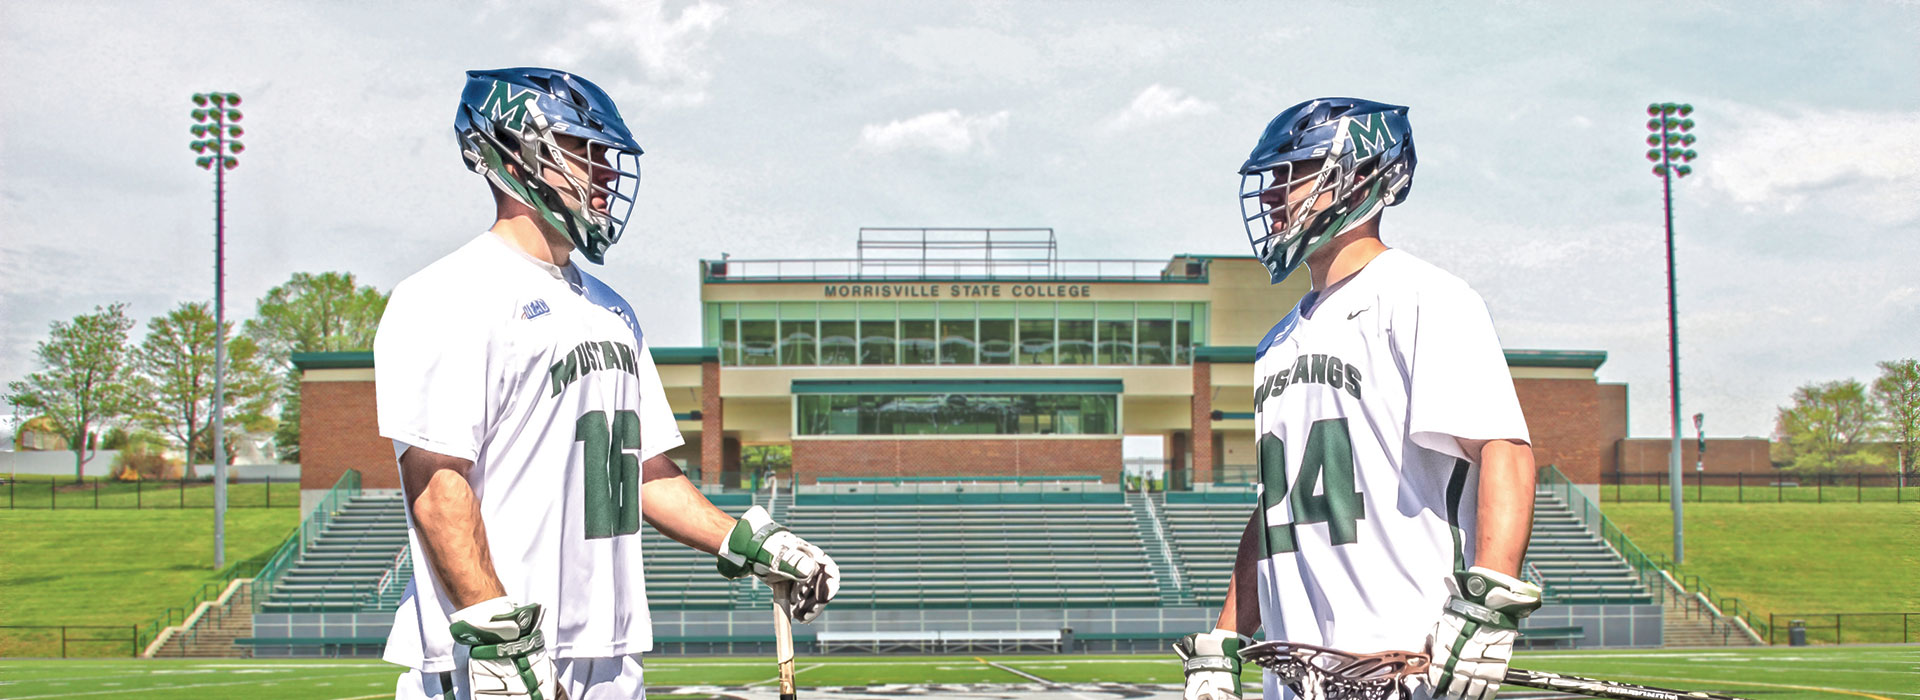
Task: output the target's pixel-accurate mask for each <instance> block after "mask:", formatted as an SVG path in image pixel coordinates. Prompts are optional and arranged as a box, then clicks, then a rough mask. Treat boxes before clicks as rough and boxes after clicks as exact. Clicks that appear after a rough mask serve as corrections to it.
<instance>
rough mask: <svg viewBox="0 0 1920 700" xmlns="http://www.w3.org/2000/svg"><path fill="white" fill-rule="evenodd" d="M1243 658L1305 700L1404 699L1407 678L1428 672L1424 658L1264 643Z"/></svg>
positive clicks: (1411, 654)
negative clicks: (1278, 678)
mask: <svg viewBox="0 0 1920 700" xmlns="http://www.w3.org/2000/svg"><path fill="white" fill-rule="evenodd" d="M1240 659H1241V660H1242V661H1245V662H1248V663H1252V664H1255V665H1258V666H1259V667H1261V668H1263V669H1266V670H1269V671H1272V672H1274V675H1277V676H1279V677H1280V682H1281V683H1282V684H1284V685H1286V686H1287V687H1288V688H1292V689H1293V692H1294V694H1295V695H1298V696H1299V697H1300V698H1302V700H1406V698H1407V697H1408V695H1409V692H1408V690H1407V684H1406V682H1405V680H1404V679H1405V678H1406V677H1408V676H1414V677H1418V676H1419V675H1421V674H1424V673H1426V672H1427V656H1426V655H1425V654H1418V653H1414V652H1408V651H1383V652H1379V653H1374V654H1357V653H1354V652H1348V651H1340V650H1338V649H1328V648H1326V647H1322V646H1315V645H1312V644H1303V643H1300V642H1285V641H1273V642H1261V643H1259V644H1255V645H1253V646H1249V647H1247V648H1245V649H1241V650H1240Z"/></svg>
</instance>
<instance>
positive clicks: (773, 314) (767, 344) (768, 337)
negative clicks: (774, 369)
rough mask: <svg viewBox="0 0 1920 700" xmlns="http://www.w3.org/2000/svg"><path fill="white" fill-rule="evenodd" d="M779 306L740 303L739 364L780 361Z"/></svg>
mask: <svg viewBox="0 0 1920 700" xmlns="http://www.w3.org/2000/svg"><path fill="white" fill-rule="evenodd" d="M778 317H779V307H778V306H775V305H774V304H772V303H766V302H744V303H742V304H740V364H743V365H747V366H750V367H751V366H759V365H776V364H779V363H780V357H779V355H777V354H775V350H777V349H778V348H779V338H780V329H779V322H778V321H776V320H775V319H776V318H778Z"/></svg>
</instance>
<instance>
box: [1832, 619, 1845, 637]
mask: <svg viewBox="0 0 1920 700" xmlns="http://www.w3.org/2000/svg"><path fill="white" fill-rule="evenodd" d="M1845 617H1846V616H1845V615H1835V616H1833V643H1834V644H1840V643H1841V641H1840V640H1842V639H1845V637H1843V636H1841V634H1840V623H1841V622H1844V620H1843V619H1842V618H1845Z"/></svg>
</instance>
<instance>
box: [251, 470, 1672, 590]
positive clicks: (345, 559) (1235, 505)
mask: <svg viewBox="0 0 1920 700" xmlns="http://www.w3.org/2000/svg"><path fill="white" fill-rule="evenodd" d="M936 491H937V489H936ZM730 495H731V496H734V499H735V500H738V501H740V503H744V502H745V501H744V498H745V497H744V496H741V495H738V494H730ZM1116 495H1117V494H1116ZM1207 497H1211V498H1212V499H1213V500H1207V501H1200V502H1195V495H1194V494H1184V495H1183V496H1180V497H1176V500H1174V501H1173V502H1165V500H1166V496H1165V494H1153V495H1152V498H1153V499H1154V503H1155V504H1156V505H1155V508H1156V509H1157V512H1158V515H1159V518H1160V520H1161V521H1162V523H1163V524H1164V526H1165V528H1166V534H1167V537H1168V545H1169V547H1168V548H1169V549H1170V553H1171V555H1172V558H1173V562H1174V565H1175V566H1177V567H1178V569H1179V571H1180V573H1181V574H1182V576H1181V577H1180V582H1181V583H1182V584H1184V587H1185V588H1186V590H1187V591H1188V592H1190V594H1191V596H1192V597H1191V598H1190V599H1189V600H1192V601H1194V602H1195V603H1197V604H1199V605H1206V606H1211V605H1218V604H1219V603H1220V602H1221V601H1222V600H1223V599H1224V598H1225V597H1226V588H1227V582H1228V572H1229V571H1230V569H1231V568H1232V565H1233V556H1234V548H1235V545H1236V543H1237V542H1238V541H1239V538H1240V533H1241V531H1242V529H1243V528H1244V527H1245V526H1246V519H1247V517H1248V515H1249V514H1250V513H1251V509H1252V507H1253V504H1252V502H1251V493H1250V492H1245V493H1235V492H1231V491H1228V492H1215V493H1213V494H1210V496H1209V495H1201V498H1207ZM762 498H764V496H762ZM908 500H912V499H908ZM927 500H929V501H931V502H922V503H900V502H880V503H861V504H858V505H846V504H837V503H832V502H818V501H816V502H813V503H811V504H808V503H803V504H800V505H795V504H794V499H793V497H792V494H791V493H783V494H782V497H781V498H780V500H779V502H778V503H776V504H774V508H773V510H774V514H775V517H776V519H778V520H780V521H782V522H784V523H786V524H787V525H788V526H790V527H791V528H792V529H793V530H794V531H795V532H797V533H800V534H802V535H803V536H805V537H806V538H807V539H809V540H811V541H813V542H815V543H817V544H819V545H820V546H821V547H822V548H823V549H825V550H826V551H828V552H831V553H832V554H833V555H834V558H835V560H836V561H837V562H838V563H839V565H840V568H841V570H842V572H843V573H844V574H845V576H846V579H847V580H848V581H849V582H851V583H850V584H849V585H848V586H847V587H846V588H844V589H842V591H841V594H840V597H839V598H838V599H837V600H836V601H835V605H836V606H837V607H841V608H849V607H862V608H942V607H968V608H1023V607H1089V606H1093V607H1154V606H1161V605H1167V604H1169V602H1168V601H1169V598H1170V595H1169V590H1173V591H1176V592H1177V591H1179V589H1180V588H1181V587H1178V586H1174V585H1173V584H1172V583H1170V582H1169V581H1167V580H1166V579H1167V578H1168V575H1167V572H1166V571H1164V570H1163V569H1164V567H1163V566H1162V567H1156V566H1154V564H1155V562H1157V561H1160V560H1161V559H1163V557H1160V556H1158V555H1159V554H1160V552H1159V551H1158V549H1157V548H1158V544H1157V543H1156V544H1155V545H1154V547H1155V550H1153V551H1149V550H1148V548H1147V547H1148V546H1147V543H1146V540H1147V538H1146V536H1145V535H1143V534H1142V533H1143V531H1144V530H1145V529H1146V528H1148V527H1150V526H1151V523H1150V518H1149V519H1148V520H1149V522H1147V523H1143V522H1142V519H1141V517H1140V513H1141V512H1142V510H1141V509H1140V508H1139V507H1137V506H1139V505H1142V504H1134V505H1129V502H1126V501H1122V500H1119V499H1117V498H1116V499H1115V500H1113V501H1111V502H1075V503H1057V502H1036V503H1005V502H998V503H996V502H943V501H942V499H940V498H931V499H927ZM1136 500H1138V498H1137V495H1136ZM1162 503H1164V505H1160V504H1162ZM743 508H744V506H742V505H740V504H738V503H733V502H729V504H728V505H727V506H726V509H727V510H728V511H729V512H735V513H737V512H738V511H740V510H742V509H743ZM641 537H643V538H644V540H643V552H644V557H645V563H646V571H647V581H646V585H647V597H648V603H649V605H650V606H651V607H652V608H654V609H657V610H728V609H734V608H744V607H750V606H757V605H760V604H762V603H764V601H765V597H766V592H765V590H764V588H763V587H761V586H758V585H755V584H753V583H751V582H750V581H749V580H742V581H735V582H729V581H726V580H724V579H721V578H720V577H719V576H718V574H717V573H716V572H715V569H714V560H713V557H712V555H709V554H705V553H702V552H699V551H696V550H694V549H691V548H689V547H685V546H683V545H680V544H679V543H676V542H673V541H671V540H668V539H667V538H666V537H665V536H662V535H660V534H658V533H657V532H655V531H654V530H653V529H652V528H650V527H645V528H642V531H641ZM406 543H407V536H406V521H405V511H404V509H403V508H402V505H401V502H400V500H399V498H398V497H397V496H374V495H362V496H358V497H355V498H353V499H352V500H350V501H348V502H347V503H345V504H344V505H343V506H342V507H341V509H340V512H339V513H337V514H335V515H334V516H333V517H332V518H331V519H330V520H329V521H328V523H327V525H326V527H325V530H324V531H323V532H322V534H321V535H319V536H318V537H317V538H316V539H315V540H314V541H313V543H312V544H310V545H309V546H308V547H307V548H306V550H305V552H304V553H303V554H302V555H301V556H300V557H299V559H298V560H297V561H296V562H295V563H294V564H293V565H292V566H290V567H289V568H288V570H287V572H286V573H285V574H284V576H283V577H282V578H281V579H280V580H279V581H278V583H277V584H276V585H275V586H274V587H273V588H272V590H271V593H270V595H269V596H268V597H267V598H266V599H265V600H264V601H263V602H262V604H261V607H260V611H261V612H268V613H286V612H382V611H391V610H393V609H394V608H395V607H396V606H397V605H398V603H399V598H400V592H401V591H402V590H404V588H405V584H406V582H407V580H408V579H409V578H410V577H411V575H412V561H411V557H410V556H407V555H406V549H405V547H406ZM1528 563H1529V565H1530V566H1531V567H1532V569H1533V570H1535V571H1537V572H1539V574H1540V576H1541V578H1542V579H1543V581H1544V583H1545V584H1546V587H1547V591H1548V600H1549V602H1560V603H1566V604H1595V603H1648V602H1651V596H1650V593H1649V592H1648V591H1647V590H1646V589H1645V587H1643V586H1641V585H1640V583H1639V581H1638V580H1636V579H1635V578H1634V576H1633V574H1632V572H1631V570H1630V569H1628V568H1627V566H1626V564H1625V563H1624V562H1623V561H1621V559H1620V558H1619V556H1618V555H1616V554H1615V553H1614V552H1613V550H1612V549H1610V548H1609V547H1608V546H1607V545H1606V544H1605V543H1604V542H1602V541H1600V540H1599V539H1598V538H1596V537H1594V536H1593V535H1592V534H1591V533H1590V532H1588V531H1587V529H1586V528H1585V526H1584V525H1582V524H1581V523H1580V522H1579V521H1578V520H1577V519H1576V518H1575V517H1574V515H1573V514H1572V513H1571V512H1570V511H1569V510H1568V509H1567V507H1566V505H1565V504H1563V503H1561V502H1560V501H1559V500H1558V499H1557V498H1555V497H1554V496H1553V495H1552V494H1551V493H1550V492H1547V491H1545V490H1543V491H1542V492H1541V493H1540V494H1539V495H1538V497H1537V498H1536V501H1535V520H1534V532H1533V540H1532V546H1531V548H1530V549H1529V551H1528ZM1147 571H1151V572H1152V575H1147V576H1142V575H1141V572H1147ZM1182 597H1183V598H1184V596H1182Z"/></svg>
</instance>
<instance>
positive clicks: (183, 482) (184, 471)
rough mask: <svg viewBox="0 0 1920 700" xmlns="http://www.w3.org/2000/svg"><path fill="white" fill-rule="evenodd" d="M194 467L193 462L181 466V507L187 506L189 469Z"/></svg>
mask: <svg viewBox="0 0 1920 700" xmlns="http://www.w3.org/2000/svg"><path fill="white" fill-rule="evenodd" d="M187 461H189V462H191V461H193V460H191V459H189V460H187ZM192 468H193V465H191V464H189V465H186V466H183V467H181V468H180V507H181V508H185V507H187V470H188V469H192Z"/></svg>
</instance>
